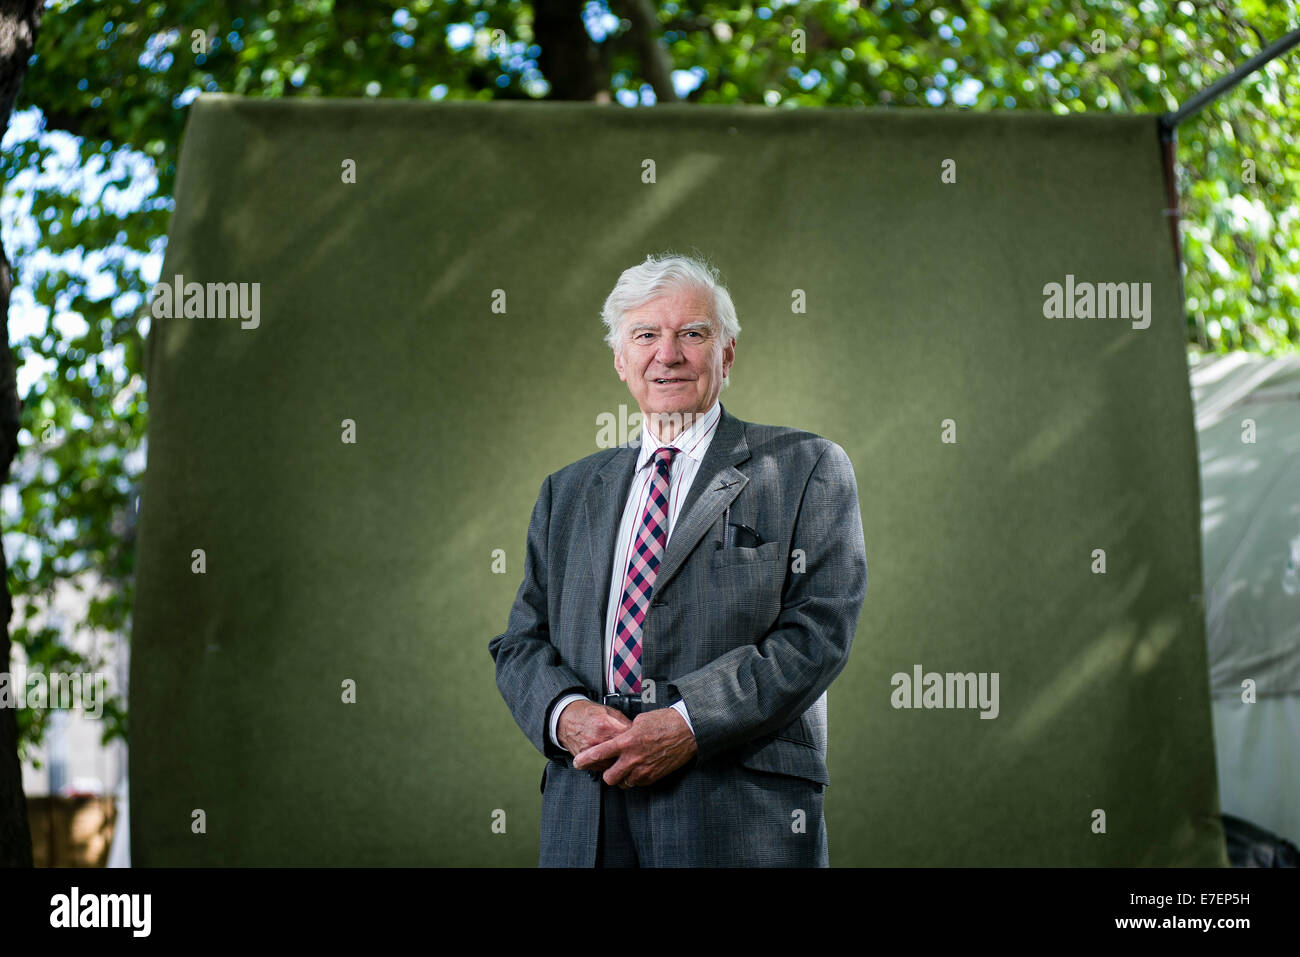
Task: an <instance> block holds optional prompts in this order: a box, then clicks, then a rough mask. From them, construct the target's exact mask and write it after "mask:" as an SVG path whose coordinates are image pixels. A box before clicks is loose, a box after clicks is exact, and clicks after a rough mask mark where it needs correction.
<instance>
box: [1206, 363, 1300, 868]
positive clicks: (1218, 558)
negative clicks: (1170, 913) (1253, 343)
mask: <svg viewBox="0 0 1300 957" xmlns="http://www.w3.org/2000/svg"><path fill="white" fill-rule="evenodd" d="M1190 378H1191V386H1192V395H1193V399H1194V401H1195V409H1196V423H1197V439H1198V442H1199V447H1200V460H1201V487H1202V496H1203V510H1202V516H1201V523H1202V538H1203V541H1204V551H1203V553H1202V558H1203V561H1204V577H1205V594H1206V607H1205V617H1206V632H1207V634H1206V639H1207V642H1208V652H1209V663H1210V685H1211V690H1212V692H1213V695H1214V704H1213V719H1214V736H1215V744H1216V753H1217V759H1218V773H1219V797H1220V804H1221V806H1222V808H1223V812H1224V813H1225V814H1231V815H1235V816H1236V817H1238V818H1241V819H1243V820H1245V821H1248V822H1250V823H1251V824H1253V825H1256V826H1258V827H1262V828H1264V829H1265V830H1267V831H1270V832H1272V833H1273V834H1276V835H1279V836H1280V837H1282V838H1284V839H1286V840H1289V841H1291V842H1292V843H1293V844H1294V843H1300V356H1290V357H1283V358H1266V357H1264V356H1255V355H1249V354H1247V353H1240V352H1238V353H1231V354H1229V355H1226V356H1221V357H1214V358H1211V359H1208V360H1205V361H1202V362H1201V363H1199V364H1197V365H1196V366H1194V367H1193V368H1192V370H1191V376H1190Z"/></svg>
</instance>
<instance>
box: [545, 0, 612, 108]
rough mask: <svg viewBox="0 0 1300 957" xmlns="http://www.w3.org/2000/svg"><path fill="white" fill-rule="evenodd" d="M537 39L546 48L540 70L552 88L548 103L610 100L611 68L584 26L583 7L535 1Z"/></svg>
mask: <svg viewBox="0 0 1300 957" xmlns="http://www.w3.org/2000/svg"><path fill="white" fill-rule="evenodd" d="M533 36H534V37H535V38H536V40H537V44H538V46H540V47H541V48H542V52H541V54H540V55H539V56H538V57H537V66H538V68H539V69H540V70H541V71H542V76H544V77H546V82H547V83H549V84H550V85H551V92H550V93H549V95H548V99H552V100H595V99H608V98H609V68H608V66H606V64H605V61H604V58H603V56H602V55H601V51H600V48H599V47H598V46H597V45H596V42H595V41H594V40H592V39H591V37H590V35H588V33H587V28H586V27H585V26H583V23H582V6H581V4H577V3H570V2H568V0H534V3H533Z"/></svg>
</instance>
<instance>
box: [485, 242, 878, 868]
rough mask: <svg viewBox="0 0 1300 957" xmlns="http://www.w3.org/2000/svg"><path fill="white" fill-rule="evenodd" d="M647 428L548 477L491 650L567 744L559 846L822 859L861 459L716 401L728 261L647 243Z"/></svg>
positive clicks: (630, 341)
mask: <svg viewBox="0 0 1300 957" xmlns="http://www.w3.org/2000/svg"><path fill="white" fill-rule="evenodd" d="M603 319H604V322H605V324H606V326H607V327H608V329H609V332H608V335H607V337H606V341H607V342H608V343H609V345H610V346H611V347H612V348H613V351H614V368H615V370H616V371H617V372H618V376H619V378H620V379H622V380H623V381H624V382H626V383H627V386H628V389H629V390H630V391H631V393H632V396H633V398H635V399H636V401H637V404H638V405H639V406H640V408H641V412H642V414H643V416H644V418H643V425H642V431H641V433H640V435H639V436H638V438H637V439H636V440H634V441H632V442H630V443H628V444H627V445H626V446H624V447H622V448H617V449H606V450H603V451H600V452H597V453H595V454H594V455H590V456H587V457H586V458H584V459H582V460H580V461H578V462H575V463H573V464H572V465H569V466H567V467H565V468H562V469H560V470H559V471H558V472H555V473H553V474H551V475H549V476H547V478H546V480H545V481H544V482H543V483H542V486H541V494H540V495H539V496H538V499H537V504H536V506H535V507H534V509H533V514H532V521H531V524H530V526H529V529H528V539H527V546H526V549H527V550H526V555H525V564H524V580H523V583H522V584H521V585H520V587H519V592H518V594H517V595H516V597H515V601H514V605H513V607H512V608H511V611H510V619H509V623H508V625H507V627H506V631H505V633H504V634H501V635H498V636H497V637H496V638H494V639H493V640H492V642H491V644H490V646H489V650H490V652H491V654H492V658H493V660H494V661H495V662H496V676H497V686H498V687H499V688H500V690H501V694H502V696H503V697H504V698H505V700H506V703H507V704H508V705H509V707H510V710H511V712H512V713H513V714H514V717H515V720H516V721H517V722H518V724H519V726H520V727H521V728H522V729H523V731H524V733H525V734H527V736H528V738H529V740H531V741H532V742H533V744H534V746H536V747H537V749H538V750H539V751H541V752H542V754H543V755H544V756H546V757H547V758H549V759H550V760H549V762H548V764H547V765H546V768H545V770H544V772H543V775H542V795H543V797H542V827H541V857H540V863H541V864H542V865H543V866H582V867H590V866H603V867H619V866H631V867H635V866H643V867H644V866H750V865H763V866H774V865H779V866H805V867H806V866H826V865H827V864H828V863H829V860H828V848H827V839H826V826H825V822H824V820H823V816H822V807H823V799H824V790H825V787H826V785H827V784H828V783H829V777H828V775H827V771H826V759H825V756H826V688H827V686H828V685H829V684H830V683H831V681H832V680H833V679H834V678H835V676H836V675H837V674H839V672H840V670H841V669H842V668H843V667H844V664H845V661H846V659H847V657H848V653H849V646H850V644H851V643H852V641H853V635H854V631H855V630H856V628H857V621H858V615H859V614H860V612H861V609H862V602H863V598H864V596H865V593H866V584H867V564H866V549H865V546H864V542H863V536H862V518H861V515H860V513H859V509H858V496H857V482H856V479H855V477H854V474H853V467H852V465H851V464H850V462H849V459H848V456H847V455H846V454H845V453H844V450H843V449H841V448H840V447H839V446H838V445H836V444H835V443H834V442H831V441H828V440H827V439H824V438H820V437H819V436H816V435H813V434H811V433H809V432H803V431H799V430H797V429H792V428H786V427H781V426H769V425H756V424H754V423H751V422H745V421H742V420H740V419H738V418H736V417H735V416H733V415H731V414H730V413H729V412H727V410H726V409H725V408H724V407H723V406H722V404H721V403H720V402H719V401H718V396H719V394H720V392H721V390H722V389H723V387H724V386H726V385H727V383H728V372H729V370H730V369H731V365H732V362H733V361H734V359H735V348H736V337H737V335H738V333H739V332H740V326H739V324H738V322H737V321H736V312H735V307H734V306H733V304H732V301H731V297H730V295H729V294H728V292H727V290H726V289H725V288H724V287H723V286H722V285H721V283H720V282H719V281H718V278H717V275H716V272H715V271H714V270H713V269H712V268H710V267H709V266H707V265H706V264H704V263H702V262H700V261H698V260H695V259H690V258H686V257H680V256H668V257H664V258H660V259H656V258H655V257H648V258H647V259H646V261H645V262H644V263H642V264H640V265H638V266H634V267H632V268H631V269H628V270H626V271H625V272H624V273H623V274H622V275H621V276H620V277H619V280H618V282H617V284H616V285H615V286H614V289H613V291H612V292H611V293H610V295H609V298H608V299H607V300H606V302H605V307H604V310H603Z"/></svg>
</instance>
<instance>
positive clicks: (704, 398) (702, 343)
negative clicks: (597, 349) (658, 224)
mask: <svg viewBox="0 0 1300 957" xmlns="http://www.w3.org/2000/svg"><path fill="white" fill-rule="evenodd" d="M622 336H623V339H622V345H623V351H622V354H621V355H620V354H619V353H618V352H615V354H614V368H615V369H616V370H617V371H618V377H619V378H620V379H622V380H623V381H624V382H626V383H627V387H628V390H629V391H630V392H631V393H632V398H634V399H636V401H637V405H639V406H640V407H641V413H642V415H644V416H646V417H647V418H648V417H649V416H650V415H651V414H652V413H665V412H676V413H703V412H707V411H708V410H709V409H710V408H711V407H712V406H713V403H714V402H715V401H716V400H717V398H718V393H719V392H721V391H722V378H723V376H725V375H726V374H727V372H728V370H729V369H730V368H731V363H732V360H733V359H734V358H735V356H736V347H735V345H734V344H733V342H731V341H729V342H727V343H726V344H725V346H724V344H723V343H722V341H721V339H720V338H719V337H720V330H719V329H718V328H717V327H716V326H715V325H714V323H713V320H712V319H711V318H710V313H709V300H708V298H707V296H706V295H705V294H704V293H703V292H701V291H700V290H697V289H690V288H687V289H681V290H672V291H670V292H668V293H665V294H664V295H663V296H660V297H659V298H658V299H654V300H651V301H650V302H648V303H646V304H645V305H644V306H641V307H640V308H638V309H631V310H628V312H627V313H626V314H625V315H624V317H623V331H622ZM661 380H668V381H661ZM690 425H691V418H689V417H686V418H685V421H684V427H686V428H689V427H690ZM674 431H676V430H674Z"/></svg>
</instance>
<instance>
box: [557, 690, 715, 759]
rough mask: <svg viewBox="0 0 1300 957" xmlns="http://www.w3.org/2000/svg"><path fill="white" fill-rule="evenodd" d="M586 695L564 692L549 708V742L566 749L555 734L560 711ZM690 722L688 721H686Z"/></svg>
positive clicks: (585, 697) (563, 749)
mask: <svg viewBox="0 0 1300 957" xmlns="http://www.w3.org/2000/svg"><path fill="white" fill-rule="evenodd" d="M586 700H587V696H586V695H583V694H566V695H565V696H564V697H563V698H561V699H560V700H559V701H557V702H555V707H554V708H552V709H551V728H550V735H551V743H552V744H554V745H555V746H556V747H557V748H559V749H560V750H562V751H566V752H567V751H568V748H566V747H565V746H564V745H562V744H560V739H559V738H558V737H557V736H556V735H557V733H558V731H559V727H560V712H561V711H563V710H564V709H565V708H567V707H568V706H569V705H571V704H573V702H575V701H586ZM687 723H688V724H689V723H690V722H689V721H688V722H687Z"/></svg>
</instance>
